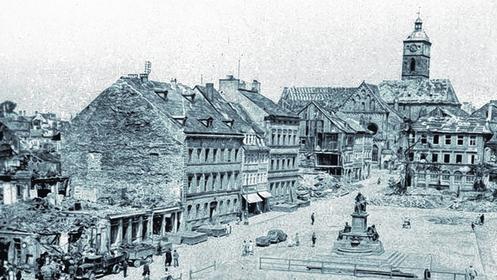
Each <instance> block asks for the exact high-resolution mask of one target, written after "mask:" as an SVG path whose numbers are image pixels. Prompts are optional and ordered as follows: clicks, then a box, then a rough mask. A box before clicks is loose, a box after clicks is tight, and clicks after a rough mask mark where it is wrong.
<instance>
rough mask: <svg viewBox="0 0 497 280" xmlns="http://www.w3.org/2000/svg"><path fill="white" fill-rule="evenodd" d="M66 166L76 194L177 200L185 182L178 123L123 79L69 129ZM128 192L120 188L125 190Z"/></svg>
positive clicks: (154, 202) (142, 201) (138, 202)
mask: <svg viewBox="0 0 497 280" xmlns="http://www.w3.org/2000/svg"><path fill="white" fill-rule="evenodd" d="M64 141H65V143H64V148H63V151H62V155H63V158H62V169H63V174H64V175H65V176H70V177H71V183H70V184H71V185H70V186H71V188H72V189H73V195H74V196H75V197H77V198H82V199H88V200H96V199H100V200H101V199H106V198H108V200H110V201H109V202H110V203H113V202H115V201H118V200H120V198H121V197H122V193H123V192H124V195H125V196H126V197H127V198H128V201H131V204H132V205H135V206H144V205H146V206H149V207H154V206H159V205H161V206H162V205H173V204H176V203H177V202H179V201H180V199H181V191H182V188H183V187H184V174H185V164H184V159H183V156H184V154H185V149H184V144H183V143H184V136H183V134H182V132H181V129H180V127H179V126H178V125H177V124H175V123H173V122H172V121H171V120H170V119H169V118H168V117H166V116H165V115H163V113H161V112H159V111H158V110H157V108H156V107H154V106H152V105H151V104H150V103H149V102H148V101H147V100H145V99H144V98H143V96H142V95H141V93H137V92H136V91H134V90H132V89H131V88H129V87H128V86H127V84H126V83H125V82H123V81H121V80H119V81H118V82H116V83H115V84H114V85H113V86H111V87H110V88H108V89H107V90H105V91H104V92H103V93H102V94H100V95H99V96H98V97H97V98H96V99H95V100H94V101H93V102H92V103H91V104H90V105H89V106H88V107H87V108H85V109H84V110H83V111H82V112H81V113H80V114H79V115H78V116H77V117H75V118H74V119H73V121H72V123H71V126H70V127H69V128H68V130H67V131H65V139H64ZM123 189H124V190H125V191H122V190H123Z"/></svg>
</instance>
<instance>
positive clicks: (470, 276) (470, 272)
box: [464, 265, 478, 280]
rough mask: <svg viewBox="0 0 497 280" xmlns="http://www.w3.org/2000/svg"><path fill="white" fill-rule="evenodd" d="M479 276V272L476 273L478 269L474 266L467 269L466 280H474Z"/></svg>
mask: <svg viewBox="0 0 497 280" xmlns="http://www.w3.org/2000/svg"><path fill="white" fill-rule="evenodd" d="M477 275H478V272H476V269H474V268H473V265H470V266H469V267H468V268H466V273H465V275H464V276H465V280H473V279H475V278H476V276H477Z"/></svg>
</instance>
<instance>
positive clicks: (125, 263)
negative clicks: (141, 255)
mask: <svg viewBox="0 0 497 280" xmlns="http://www.w3.org/2000/svg"><path fill="white" fill-rule="evenodd" d="M122 267H123V277H124V278H126V277H128V261H127V260H124V261H123V264H122Z"/></svg>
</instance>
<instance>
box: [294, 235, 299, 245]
mask: <svg viewBox="0 0 497 280" xmlns="http://www.w3.org/2000/svg"><path fill="white" fill-rule="evenodd" d="M299 245H300V238H299V233H298V232H297V233H295V246H299Z"/></svg>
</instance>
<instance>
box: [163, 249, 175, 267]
mask: <svg viewBox="0 0 497 280" xmlns="http://www.w3.org/2000/svg"><path fill="white" fill-rule="evenodd" d="M164 259H165V261H164V265H165V266H171V262H172V261H173V255H172V253H171V249H170V248H168V249H167V251H166V257H165V258H164Z"/></svg>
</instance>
